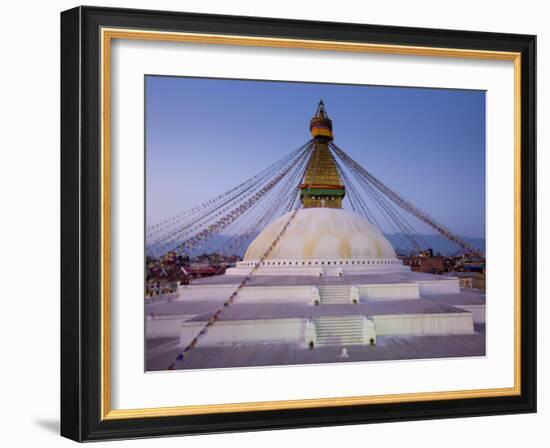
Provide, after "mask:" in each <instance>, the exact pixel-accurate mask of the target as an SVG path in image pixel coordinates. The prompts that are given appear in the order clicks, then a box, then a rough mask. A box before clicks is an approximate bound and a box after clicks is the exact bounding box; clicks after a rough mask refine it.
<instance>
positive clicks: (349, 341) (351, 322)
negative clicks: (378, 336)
mask: <svg viewBox="0 0 550 448" xmlns="http://www.w3.org/2000/svg"><path fill="white" fill-rule="evenodd" d="M313 321H314V324H315V333H316V334H317V345H318V346H330V345H358V344H364V343H365V341H364V338H363V317H362V316H326V317H319V318H317V319H314V320H313Z"/></svg>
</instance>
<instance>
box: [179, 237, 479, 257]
mask: <svg viewBox="0 0 550 448" xmlns="http://www.w3.org/2000/svg"><path fill="white" fill-rule="evenodd" d="M255 236H256V235H251V236H250V240H248V241H251V240H252V239H253V238H254V237H255ZM385 236H386V238H387V239H388V240H389V241H390V243H391V244H392V245H393V247H394V248H395V251H396V252H397V253H398V254H400V255H408V254H409V253H410V252H411V247H410V245H409V244H407V243H406V242H404V240H405V241H406V239H405V237H404V235H403V234H398V233H394V234H385ZM461 238H462V239H463V240H464V241H466V242H467V243H469V244H470V245H472V246H473V247H475V248H476V249H479V250H481V251H482V252H483V253H485V238H469V237H461ZM231 239H232V238H231V237H229V236H227V235H214V236H212V238H211V239H210V240H209V241H208V242H207V243H206V244H204V246H200V247H199V248H197V249H196V250H192V251H190V252H188V254H189V255H190V256H192V257H193V256H197V255H200V254H202V253H212V252H219V251H220V248H222V247H224V245H227V243H229V242H230V241H231ZM419 240H420V241H425V242H426V243H427V244H428V246H429V248H431V249H433V252H434V254H437V253H439V254H441V255H456V254H458V253H460V250H459V249H460V248H459V247H458V246H457V245H456V244H454V243H452V242H450V241H449V240H447V239H445V238H444V237H443V236H441V235H420V237H419ZM176 244H177V243H175V244H174V245H176ZM247 246H248V244H247V243H245V244H244V245H243V246H242V247H240V248H234V249H237V250H232V251H231V253H234V252H236V253H234V255H237V256H241V257H242V256H243V255H244V252H245V250H246V247H247ZM223 252H224V253H225V254H226V255H229V253H228V251H227V250H225V251H223Z"/></svg>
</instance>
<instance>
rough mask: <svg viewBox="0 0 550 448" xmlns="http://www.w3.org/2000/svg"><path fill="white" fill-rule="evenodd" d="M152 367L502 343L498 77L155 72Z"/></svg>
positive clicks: (150, 167)
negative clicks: (492, 123) (345, 78)
mask: <svg viewBox="0 0 550 448" xmlns="http://www.w3.org/2000/svg"><path fill="white" fill-rule="evenodd" d="M145 104H146V108H145V130H146V135H145V141H146V148H145V150H146V151H145V152H146V164H145V167H146V168H145V169H146V216H145V223H146V226H145V227H146V235H145V246H146V254H145V271H146V282H145V285H144V291H145V295H144V301H145V316H146V320H145V334H146V341H145V351H146V356H145V359H146V366H145V367H146V370H147V371H158V370H179V369H206V368H228V367H252V366H282V365H296V364H302V365H303V364H323V363H342V362H366V361H368V362H375V361H382V360H386V361H387V360H407V359H429V358H454V357H472V356H484V355H485V340H486V338H485V336H486V327H485V303H486V297H485V276H486V272H485V113H486V111H485V91H481V90H459V89H456V90H455V89H430V88H415V87H392V86H370V85H343V84H329V83H305V82H281V81H264V80H232V79H209V78H208V79H207V78H191V77H170V76H153V75H148V76H146V77H145Z"/></svg>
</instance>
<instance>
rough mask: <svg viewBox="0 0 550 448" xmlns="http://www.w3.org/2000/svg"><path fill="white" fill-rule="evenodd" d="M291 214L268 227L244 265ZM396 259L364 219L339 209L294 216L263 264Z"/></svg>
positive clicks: (306, 211) (261, 252)
mask: <svg viewBox="0 0 550 448" xmlns="http://www.w3.org/2000/svg"><path fill="white" fill-rule="evenodd" d="M291 213H292V212H289V213H286V214H284V215H283V216H281V217H280V218H278V219H276V220H275V221H273V222H272V223H271V224H269V225H268V226H267V227H266V228H265V229H264V230H263V231H262V232H261V233H260V234H259V235H258V236H257V237H256V239H255V240H254V241H252V243H251V244H250V246H249V247H248V250H247V251H246V253H245V255H244V260H243V261H244V262H247V261H256V260H259V259H260V258H261V257H262V256H264V254H265V253H266V252H268V250H269V247H270V246H271V245H272V243H273V242H274V241H275V239H276V238H277V236H278V235H279V234H280V233H281V230H282V228H283V226H284V225H285V224H286V223H287V222H288V220H289V218H290V215H291ZM358 258H359V259H378V258H379V259H396V258H397V257H396V254H395V250H394V249H393V246H392V245H391V243H390V242H389V241H388V240H387V239H386V238H385V237H384V235H383V234H382V233H381V232H380V231H379V230H378V229H377V228H376V227H374V226H373V225H372V224H371V223H370V222H369V221H368V220H367V219H366V218H364V217H362V216H360V215H358V214H356V213H352V212H349V211H346V210H343V209H332V208H305V209H301V210H299V211H298V212H297V214H296V216H295V217H294V218H293V219H292V221H291V222H290V225H289V226H288V228H287V229H286V231H285V232H284V233H283V235H282V236H281V238H280V240H279V242H278V243H277V244H276V245H275V246H274V248H273V250H272V251H271V252H270V253H269V255H268V256H267V257H266V258H265V260H313V259H315V260H323V259H324V260H334V259H339V260H342V259H358Z"/></svg>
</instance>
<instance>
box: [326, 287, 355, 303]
mask: <svg viewBox="0 0 550 448" xmlns="http://www.w3.org/2000/svg"><path fill="white" fill-rule="evenodd" d="M350 294H351V287H350V286H349V285H326V286H319V296H320V297H321V303H322V304H331V303H351V296H350Z"/></svg>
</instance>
